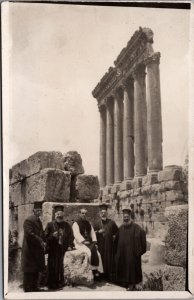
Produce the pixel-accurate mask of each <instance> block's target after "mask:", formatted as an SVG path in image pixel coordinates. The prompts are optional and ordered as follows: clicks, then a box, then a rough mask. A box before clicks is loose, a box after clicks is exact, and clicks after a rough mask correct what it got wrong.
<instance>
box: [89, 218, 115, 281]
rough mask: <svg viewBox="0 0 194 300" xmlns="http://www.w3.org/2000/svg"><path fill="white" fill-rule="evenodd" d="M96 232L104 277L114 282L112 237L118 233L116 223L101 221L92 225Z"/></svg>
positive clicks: (108, 220)
mask: <svg viewBox="0 0 194 300" xmlns="http://www.w3.org/2000/svg"><path fill="white" fill-rule="evenodd" d="M100 229H104V233H99V230H100ZM94 230H95V232H96V237H97V243H98V250H99V252H100V254H101V257H102V264H103V268H104V277H105V279H107V280H109V281H113V280H114V269H115V266H114V256H115V247H114V236H115V235H116V233H117V231H118V227H117V225H116V223H115V222H114V221H113V220H111V219H106V220H101V221H99V222H96V223H95V224H94Z"/></svg>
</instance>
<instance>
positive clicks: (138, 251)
mask: <svg viewBox="0 0 194 300" xmlns="http://www.w3.org/2000/svg"><path fill="white" fill-rule="evenodd" d="M99 206H100V220H99V221H96V222H95V221H94V222H93V226H92V224H91V223H90V222H89V221H88V220H87V210H86V209H85V208H82V209H81V210H80V215H79V218H78V220H77V221H76V222H74V223H73V225H72V226H71V225H70V224H69V223H68V222H66V221H65V220H64V211H63V209H64V207H63V206H62V205H61V206H56V207H55V218H54V220H53V221H52V222H49V223H48V224H47V226H46V229H45V231H43V226H42V223H41V220H40V216H41V214H42V207H41V203H40V202H36V203H34V210H33V212H34V215H32V216H30V217H28V218H27V219H26V220H25V221H24V240H23V246H22V270H23V272H24V280H23V289H24V291H25V292H33V291H39V290H40V289H39V288H38V278H39V272H43V271H45V253H47V254H48V263H47V269H46V274H47V287H48V288H49V289H51V290H57V289H59V288H62V287H63V286H64V284H65V278H64V270H63V260H64V255H65V252H66V251H70V250H73V249H79V250H80V251H81V252H84V253H86V254H87V256H88V260H89V264H90V266H91V270H92V271H93V274H94V278H95V279H97V280H100V279H103V280H105V281H108V282H114V283H116V284H118V285H121V286H124V287H126V289H127V290H134V289H135V285H136V284H137V283H139V282H141V281H142V269H141V255H143V254H144V253H145V252H146V235H145V231H144V230H143V229H142V228H141V227H140V226H139V225H137V224H136V223H134V221H133V219H132V218H131V209H130V208H125V209H123V224H122V225H121V226H120V227H119V228H118V226H117V225H116V223H115V222H114V221H113V220H111V219H110V218H108V214H107V209H108V205H107V204H105V203H103V204H100V205H99Z"/></svg>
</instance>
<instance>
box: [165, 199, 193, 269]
mask: <svg viewBox="0 0 194 300" xmlns="http://www.w3.org/2000/svg"><path fill="white" fill-rule="evenodd" d="M165 216H166V218H167V219H168V232H167V236H166V239H165V258H166V263H167V264H169V265H173V266H183V267H185V265H186V259H187V257H186V251H187V224H188V205H177V206H169V207H167V208H166V210H165Z"/></svg>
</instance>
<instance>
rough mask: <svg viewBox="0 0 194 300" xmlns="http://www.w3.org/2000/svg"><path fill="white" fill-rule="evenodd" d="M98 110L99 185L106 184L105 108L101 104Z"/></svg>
mask: <svg viewBox="0 0 194 300" xmlns="http://www.w3.org/2000/svg"><path fill="white" fill-rule="evenodd" d="M99 111H100V186H101V187H104V186H105V185H106V110H105V107H104V106H102V107H100V109H99Z"/></svg>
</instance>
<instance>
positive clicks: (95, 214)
mask: <svg viewBox="0 0 194 300" xmlns="http://www.w3.org/2000/svg"><path fill="white" fill-rule="evenodd" d="M58 204H61V203H60V202H59V203H56V202H45V203H44V204H43V215H42V222H43V227H44V228H45V227H46V224H47V223H48V222H51V221H52V220H53V218H54V208H55V206H56V205H58ZM63 206H64V216H65V220H66V221H67V222H69V223H70V224H73V222H75V221H76V220H77V219H78V217H79V213H80V209H81V208H86V209H87V211H88V220H89V221H90V222H91V223H92V224H93V222H94V221H96V220H97V219H98V218H100V215H99V206H98V204H97V203H64V204H63Z"/></svg>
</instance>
